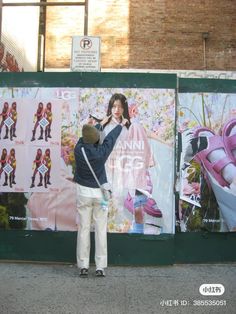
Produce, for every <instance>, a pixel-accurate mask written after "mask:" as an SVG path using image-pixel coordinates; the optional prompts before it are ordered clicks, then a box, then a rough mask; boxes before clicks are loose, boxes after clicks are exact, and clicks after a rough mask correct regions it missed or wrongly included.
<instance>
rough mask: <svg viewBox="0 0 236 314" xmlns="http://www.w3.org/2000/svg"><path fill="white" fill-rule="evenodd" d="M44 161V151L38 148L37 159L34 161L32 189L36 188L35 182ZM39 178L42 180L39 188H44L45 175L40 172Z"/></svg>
mask: <svg viewBox="0 0 236 314" xmlns="http://www.w3.org/2000/svg"><path fill="white" fill-rule="evenodd" d="M42 160H43V153H42V149H41V148H38V150H37V153H36V156H35V159H34V161H33V170H34V172H33V176H32V183H31V186H30V188H34V187H35V184H34V182H35V178H36V174H37V173H38V172H39V170H38V169H39V167H40V166H41V165H42ZM39 178H40V181H39V184H38V186H42V185H43V175H42V173H40V172H39Z"/></svg>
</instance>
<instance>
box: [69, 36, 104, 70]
mask: <svg viewBox="0 0 236 314" xmlns="http://www.w3.org/2000/svg"><path fill="white" fill-rule="evenodd" d="M71 71H72V72H99V71H100V37H93V36H73V37H72V52H71Z"/></svg>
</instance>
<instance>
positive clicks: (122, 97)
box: [104, 93, 131, 129]
mask: <svg viewBox="0 0 236 314" xmlns="http://www.w3.org/2000/svg"><path fill="white" fill-rule="evenodd" d="M116 100H120V102H121V105H122V108H123V109H124V113H123V116H124V118H125V119H127V120H128V122H127V123H126V125H125V126H126V127H127V129H128V128H129V127H130V125H131V122H130V116H129V108H128V102H127V99H126V97H125V95H123V94H119V93H115V94H113V95H112V96H111V98H110V100H109V104H108V108H107V116H110V115H111V110H112V107H113V105H114V102H115V101H116ZM110 121H111V117H110V118H109V120H108V121H107V123H106V124H104V128H105V127H106V125H107V124H109V122H110Z"/></svg>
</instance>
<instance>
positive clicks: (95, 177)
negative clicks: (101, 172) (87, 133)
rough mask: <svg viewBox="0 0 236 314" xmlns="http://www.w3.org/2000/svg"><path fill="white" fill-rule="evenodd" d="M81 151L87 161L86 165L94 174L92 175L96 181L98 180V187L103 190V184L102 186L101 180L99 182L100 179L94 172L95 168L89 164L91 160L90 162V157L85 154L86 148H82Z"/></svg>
mask: <svg viewBox="0 0 236 314" xmlns="http://www.w3.org/2000/svg"><path fill="white" fill-rule="evenodd" d="M81 150H82V153H83V156H84V159H85V161H86V163H87V165H88V167H89V169H90V171H91V172H92V174H93V176H94V179H95V180H96V182H97V184H98V186H99V187H100V188H102V186H101V184H100V182H99V180H98V178H97V176H96V174H95V172H94V170H93V168H92V166H91V164H90V162H89V160H88V157H87V155H86V153H85V150H84V147H82V148H81Z"/></svg>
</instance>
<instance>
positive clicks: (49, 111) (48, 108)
mask: <svg viewBox="0 0 236 314" xmlns="http://www.w3.org/2000/svg"><path fill="white" fill-rule="evenodd" d="M44 117H45V119H46V120H47V121H48V125H47V126H46V127H45V141H46V142H47V141H48V138H52V136H51V125H52V104H51V103H50V102H48V103H47V105H46V108H45V111H44Z"/></svg>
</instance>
